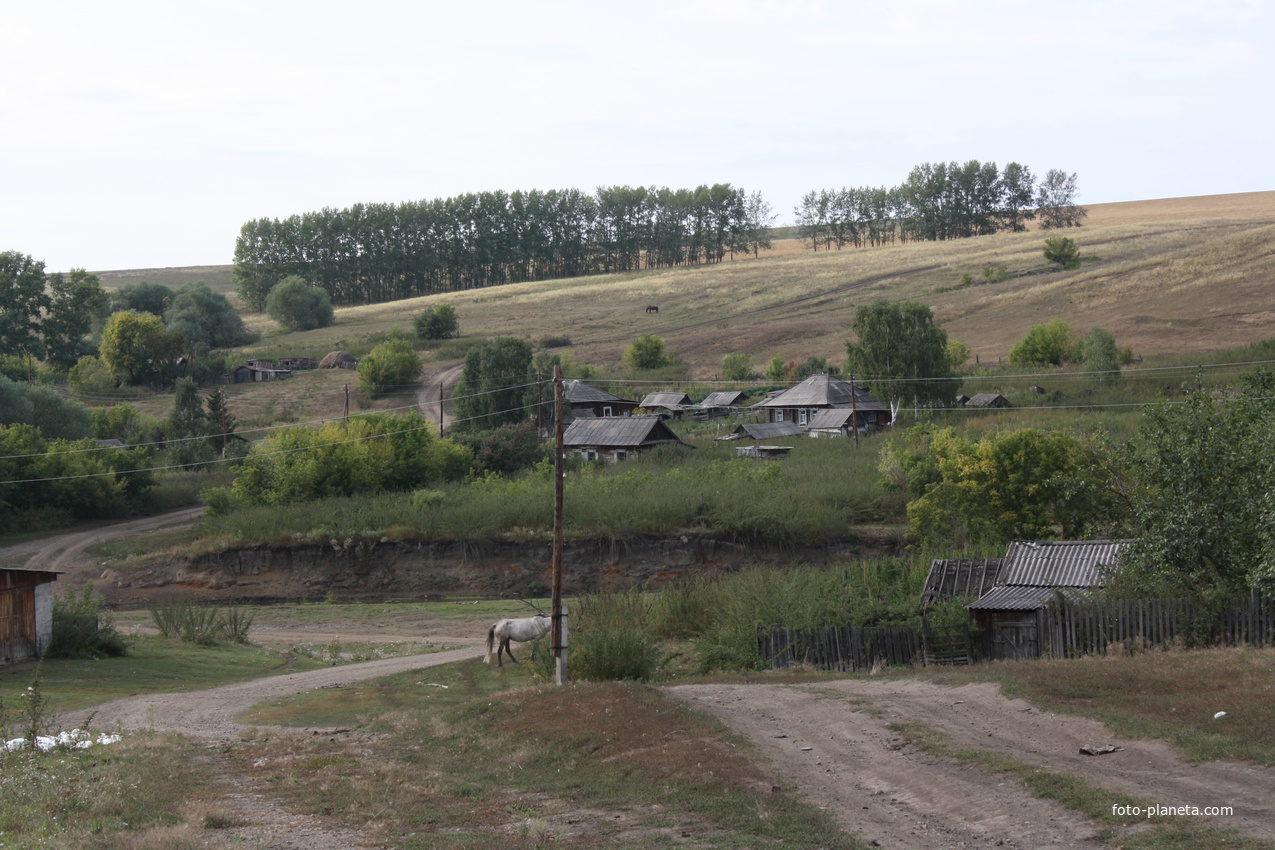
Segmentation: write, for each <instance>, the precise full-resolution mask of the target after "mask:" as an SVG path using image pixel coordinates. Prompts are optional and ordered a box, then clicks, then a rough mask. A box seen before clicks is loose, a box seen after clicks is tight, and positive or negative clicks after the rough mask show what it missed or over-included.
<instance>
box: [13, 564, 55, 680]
mask: <svg viewBox="0 0 1275 850" xmlns="http://www.w3.org/2000/svg"><path fill="white" fill-rule="evenodd" d="M59 575H60V573H56V572H51V571H48V570H23V569H10V568H8V567H5V568H0V664H12V663H15V662H18V661H34V660H36V659H38V658H39V657H40V656H41V655H42V654H44V651H45V650H46V649H48V648H49V643H50V642H51V641H52V640H53V582H55V581H57V579H58V576H59Z"/></svg>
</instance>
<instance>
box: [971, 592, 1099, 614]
mask: <svg viewBox="0 0 1275 850" xmlns="http://www.w3.org/2000/svg"><path fill="white" fill-rule="evenodd" d="M1085 595H1086V591H1084V590H1081V589H1078V588H1074V587H1018V586H1003V587H994V588H992V589H991V590H989V591H988V592H987V593H985V594H983V596H981V597H980V598H979V600H978V601H977V602H972V603H970V604H969V605H967V606H966V608H967V609H968V610H970V611H1035V610H1036V609H1037V608H1044V607H1045V606H1046V605H1048V604H1050V603H1051V602H1053V601H1054V600H1055V599H1057V598H1058V597H1059V596H1064V597H1066V598H1068V599H1077V598H1080V597H1083V596H1085Z"/></svg>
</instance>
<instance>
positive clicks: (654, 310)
mask: <svg viewBox="0 0 1275 850" xmlns="http://www.w3.org/2000/svg"><path fill="white" fill-rule="evenodd" d="M646 312H648V313H658V312H660V308H659V307H656V306H655V305H654V304H652V305H651V306H650V307H647V308H646Z"/></svg>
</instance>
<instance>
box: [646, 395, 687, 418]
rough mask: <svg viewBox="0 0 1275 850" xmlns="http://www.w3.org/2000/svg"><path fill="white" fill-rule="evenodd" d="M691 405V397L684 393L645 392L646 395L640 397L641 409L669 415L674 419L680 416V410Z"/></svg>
mask: <svg viewBox="0 0 1275 850" xmlns="http://www.w3.org/2000/svg"><path fill="white" fill-rule="evenodd" d="M691 406H692V404H691V397H690V396H688V395H687V394H686V393H678V392H658V393H647V394H646V397H645V398H643V399H642V409H643V410H648V411H651V412H653V413H663V414H665V415H670V416H672V417H673V418H674V419H679V418H681V416H682V411H683V410H686V409H687V408H688V407H691Z"/></svg>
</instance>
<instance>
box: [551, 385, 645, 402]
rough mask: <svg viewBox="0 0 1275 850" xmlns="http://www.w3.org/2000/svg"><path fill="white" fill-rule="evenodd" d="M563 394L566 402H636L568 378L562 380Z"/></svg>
mask: <svg viewBox="0 0 1275 850" xmlns="http://www.w3.org/2000/svg"><path fill="white" fill-rule="evenodd" d="M562 389H563V391H564V392H563V395H564V396H565V397H566V400H567V403H568V404H592V403H594V402H606V401H622V402H627V403H629V404H636V403H637V402H635V401H632V400H630V399H626V398H620V397H619V396H616V395H611V394H610V393H609V392H607V391H606V390H600V389H598V388H597V387H592V386H589V385H588V384H586V383H584V382H583V381H577V380H570V381H563V382H562Z"/></svg>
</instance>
